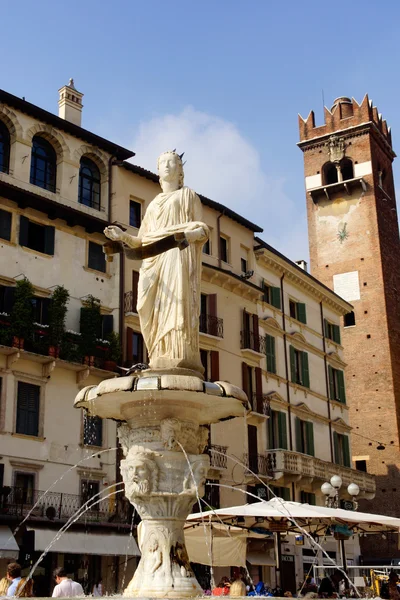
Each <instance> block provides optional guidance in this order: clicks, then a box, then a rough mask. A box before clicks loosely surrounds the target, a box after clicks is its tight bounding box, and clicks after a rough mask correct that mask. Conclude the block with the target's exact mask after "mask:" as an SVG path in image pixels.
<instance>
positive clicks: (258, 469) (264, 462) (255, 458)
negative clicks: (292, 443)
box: [243, 454, 273, 479]
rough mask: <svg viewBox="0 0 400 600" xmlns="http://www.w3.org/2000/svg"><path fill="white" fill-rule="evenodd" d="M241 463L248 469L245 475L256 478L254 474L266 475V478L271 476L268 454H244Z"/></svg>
mask: <svg viewBox="0 0 400 600" xmlns="http://www.w3.org/2000/svg"><path fill="white" fill-rule="evenodd" d="M243 463H244V464H245V465H246V467H247V469H248V471H246V472H245V475H246V477H248V478H252V479H256V478H254V475H258V476H259V477H267V478H268V479H271V478H273V472H272V468H271V457H270V456H269V454H244V455H243Z"/></svg>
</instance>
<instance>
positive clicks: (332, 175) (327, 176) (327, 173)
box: [322, 162, 338, 185]
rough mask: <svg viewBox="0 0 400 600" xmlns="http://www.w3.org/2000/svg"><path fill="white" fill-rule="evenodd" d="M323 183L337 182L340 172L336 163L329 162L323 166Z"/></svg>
mask: <svg viewBox="0 0 400 600" xmlns="http://www.w3.org/2000/svg"><path fill="white" fill-rule="evenodd" d="M322 175H323V178H322V183H323V185H330V184H331V183H337V181H338V173H337V168H336V165H335V163H332V162H327V163H325V164H324V166H323V168H322Z"/></svg>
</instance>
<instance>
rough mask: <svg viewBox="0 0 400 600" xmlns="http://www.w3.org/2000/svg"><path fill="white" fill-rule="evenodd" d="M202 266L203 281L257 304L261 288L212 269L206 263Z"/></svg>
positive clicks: (222, 271)
mask: <svg viewBox="0 0 400 600" xmlns="http://www.w3.org/2000/svg"><path fill="white" fill-rule="evenodd" d="M202 266H203V268H202V280H203V281H207V282H208V283H214V284H216V285H219V286H220V287H221V288H222V289H225V290H228V291H230V292H232V293H234V294H237V295H238V296H240V297H242V298H245V299H247V300H251V301H253V302H257V300H258V298H259V297H260V295H261V294H262V289H261V288H259V287H258V286H256V285H254V284H253V283H250V282H249V281H246V280H244V279H241V278H240V277H239V276H238V275H235V273H231V272H230V271H225V270H223V269H220V268H217V267H214V266H213V265H210V264H208V263H207V264H206V263H203V265H202Z"/></svg>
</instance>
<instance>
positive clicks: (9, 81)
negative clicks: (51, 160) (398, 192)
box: [0, 0, 400, 259]
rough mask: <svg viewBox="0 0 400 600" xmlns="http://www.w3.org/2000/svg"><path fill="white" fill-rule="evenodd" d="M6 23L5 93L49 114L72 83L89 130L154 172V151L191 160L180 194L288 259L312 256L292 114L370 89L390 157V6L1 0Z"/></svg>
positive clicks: (394, 34)
mask: <svg viewBox="0 0 400 600" xmlns="http://www.w3.org/2000/svg"><path fill="white" fill-rule="evenodd" d="M2 16H3V19H2V21H3V26H2V35H1V37H0V50H1V56H2V66H1V71H0V87H1V88H3V89H5V90H7V91H9V92H11V93H13V94H16V95H18V96H25V97H26V99H27V100H29V101H30V102H33V103H34V104H37V105H39V106H41V107H43V108H46V109H47V110H50V111H52V112H57V110H58V106H57V100H58V94H57V90H58V88H59V87H61V86H62V85H63V84H64V83H66V82H67V81H68V79H69V77H74V79H75V83H76V87H77V88H78V89H79V90H80V91H82V92H83V93H84V94H85V96H84V99H83V103H84V115H83V126H84V127H86V128H87V129H90V130H92V131H94V132H96V133H98V134H100V135H103V136H105V137H108V138H110V139H112V140H113V141H115V142H118V143H120V144H123V145H125V146H127V147H129V148H132V150H134V151H135V152H136V154H137V156H136V157H135V162H136V163H137V164H141V165H142V166H145V167H147V168H150V169H152V170H155V165H156V157H157V154H158V153H159V152H161V151H163V150H165V149H167V148H174V147H177V148H178V149H179V151H184V150H185V151H186V159H187V165H186V184H187V185H189V186H191V187H193V188H194V189H196V191H198V192H201V193H204V194H206V195H208V196H209V197H211V198H213V199H215V200H217V201H219V202H222V203H223V204H226V205H228V206H230V207H231V208H233V209H234V210H237V211H238V212H240V213H241V214H243V215H245V216H246V217H248V218H249V219H251V220H253V221H254V222H256V223H258V224H260V225H261V226H263V227H264V234H263V237H264V239H265V240H266V241H268V242H269V243H271V244H273V245H274V246H276V247H277V248H278V249H280V250H281V251H283V252H286V253H287V254H288V256H289V257H290V258H292V259H298V258H303V257H304V256H306V255H307V253H308V245H307V229H306V221H305V196H304V183H303V162H302V153H301V151H300V150H299V149H298V148H297V147H296V142H297V141H298V125H297V113H301V114H302V115H303V116H304V117H305V116H307V114H308V112H309V111H310V110H311V109H314V110H315V112H316V119H317V124H320V123H321V122H322V90H323V94H324V97H325V104H326V105H327V106H329V107H330V106H331V104H332V101H333V99H334V98H335V97H337V96H342V95H347V96H354V97H355V98H356V99H357V100H358V101H361V100H362V98H363V96H364V94H365V93H368V94H369V97H370V98H371V99H372V100H373V101H374V103H375V104H376V105H377V106H378V109H379V111H380V112H382V114H383V116H384V118H386V119H387V121H388V123H389V125H391V126H392V132H393V142H394V148H395V150H396V147H397V139H399V136H400V116H399V88H400V80H399V77H398V75H397V66H398V64H399V59H400V45H399V34H398V31H399V30H398V22H399V19H400V4H399V3H398V2H396V1H395V0H386V1H385V0H383V1H381V2H380V3H379V4H376V3H372V2H368V1H367V0H363V1H361V0H353V1H352V2H336V3H335V2H334V3H332V2H322V1H321V0H320V1H316V0H303V1H301V0H287V1H286V2H273V1H271V0H257V1H251V0H248V1H247V2H244V0H242V1H238V0H213V1H210V0H203V1H202V2H193V1H190V0H186V2H184V1H182V0H175V1H174V2H168V3H166V2H161V1H158V0H154V1H153V0H147V2H144V1H143V2H138V1H137V0H129V1H127V0H114V1H113V2H112V3H111V2H104V1H101V0H97V1H93V0H81V1H80V2H78V1H76V0H69V2H68V3H67V2H56V1H54V0H52V1H51V2H50V1H49V0H37V2H31V1H27V0H20V1H19V2H15V0H14V1H9V0H3V2H2ZM4 24H6V26H4ZM395 164H396V163H395ZM399 164H400V163H399ZM399 169H400V167H399V166H397V167H396V168H395V178H396V179H397V180H399V177H400V172H399Z"/></svg>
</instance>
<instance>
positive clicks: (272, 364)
mask: <svg viewBox="0 0 400 600" xmlns="http://www.w3.org/2000/svg"><path fill="white" fill-rule="evenodd" d="M265 342H266V343H265V346H266V355H267V371H268V372H269V373H276V357H275V338H274V337H272V335H268V334H267V335H266V336H265Z"/></svg>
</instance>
